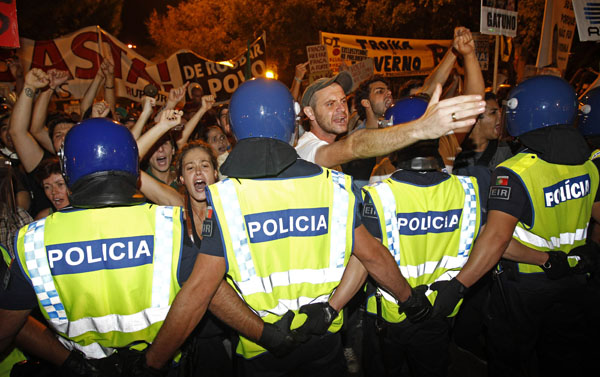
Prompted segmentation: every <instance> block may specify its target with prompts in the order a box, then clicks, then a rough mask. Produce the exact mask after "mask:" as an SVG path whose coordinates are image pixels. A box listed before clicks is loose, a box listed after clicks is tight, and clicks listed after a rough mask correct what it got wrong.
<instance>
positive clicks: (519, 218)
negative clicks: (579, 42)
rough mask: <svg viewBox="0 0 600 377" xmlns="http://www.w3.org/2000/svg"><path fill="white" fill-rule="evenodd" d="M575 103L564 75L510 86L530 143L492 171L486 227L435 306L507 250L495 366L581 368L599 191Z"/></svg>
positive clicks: (516, 130) (523, 137) (439, 308)
mask: <svg viewBox="0 0 600 377" xmlns="http://www.w3.org/2000/svg"><path fill="white" fill-rule="evenodd" d="M576 112H577V100H576V97H575V93H574V91H573V89H572V88H571V86H570V85H569V84H568V83H567V82H566V81H564V80H563V79H561V78H558V77H554V76H536V77H533V78H530V79H528V80H526V81H524V82H522V83H521V84H519V85H518V86H516V87H515V88H514V89H513V90H512V91H511V92H510V94H509V97H508V101H507V103H506V120H507V126H508V131H509V133H510V134H511V135H512V136H516V137H518V138H519V140H520V141H521V143H522V144H523V145H524V146H525V147H526V149H525V150H523V151H522V152H521V153H518V154H517V155H515V156H514V157H512V158H511V159H509V160H507V161H505V162H504V163H503V164H501V165H499V167H498V168H497V169H496V171H495V172H494V175H493V177H492V186H491V187H490V191H489V196H488V198H489V200H488V217H487V223H486V226H485V229H484V230H483V231H482V233H481V235H480V236H479V238H478V240H477V242H476V243H475V247H474V250H473V252H472V254H471V257H470V258H469V260H468V262H467V264H466V265H465V267H464V268H463V269H462V270H461V272H460V273H459V274H458V275H457V276H456V278H454V279H453V282H452V284H448V285H445V286H443V287H440V288H439V293H438V299H437V300H436V303H435V306H434V312H435V313H443V314H447V313H450V312H451V311H452V310H453V309H454V306H455V304H456V302H457V301H458V300H459V299H460V297H461V295H462V294H461V290H463V289H464V287H465V286H466V287H469V286H471V285H472V284H473V283H475V282H476V281H477V279H479V278H480V277H481V276H482V275H483V274H484V273H485V272H487V271H488V270H489V269H490V268H492V267H493V266H494V265H495V264H496V263H497V262H498V260H499V259H500V257H502V258H503V259H502V260H501V261H500V264H499V269H498V271H496V276H497V284H494V285H493V286H492V291H491V300H490V307H489V308H488V309H487V317H488V319H489V320H488V323H487V328H488V337H487V347H488V351H489V352H488V374H489V375H490V376H523V375H530V373H532V370H534V372H533V373H534V374H539V375H544V376H555V375H557V376H558V375H561V376H564V375H577V374H579V373H583V371H582V370H581V367H582V365H584V364H583V363H582V361H583V360H582V357H581V356H582V349H581V348H582V345H583V344H584V340H585V337H586V334H585V328H584V323H583V314H584V313H583V311H584V307H585V302H586V300H587V298H586V295H585V287H586V275H585V274H583V273H581V272H585V271H581V269H580V268H579V267H580V266H579V264H578V261H579V262H580V263H581V262H582V261H583V262H585V261H586V258H587V252H586V250H588V248H589V247H588V246H587V245H586V231H587V227H588V223H589V220H590V216H591V215H592V213H594V214H595V215H597V213H598V212H597V211H598V210H600V204H598V201H599V200H600V197H599V195H598V184H599V183H598V182H599V179H598V167H597V166H595V163H594V162H592V161H590V160H589V156H590V152H589V149H588V148H587V145H586V143H585V140H584V139H583V137H582V136H581V134H579V132H578V131H577V129H575V128H574V126H573V123H574V120H575V115H576ZM595 217H596V216H595ZM582 251H583V252H582ZM578 266H579V267H578ZM578 272H579V274H578ZM596 343H597V342H596ZM595 347H597V346H595ZM596 350H597V349H596ZM596 355H597V351H596ZM536 359H537V365H536V364H535V363H533V361H534V360H536ZM536 369H537V371H535V370H536Z"/></svg>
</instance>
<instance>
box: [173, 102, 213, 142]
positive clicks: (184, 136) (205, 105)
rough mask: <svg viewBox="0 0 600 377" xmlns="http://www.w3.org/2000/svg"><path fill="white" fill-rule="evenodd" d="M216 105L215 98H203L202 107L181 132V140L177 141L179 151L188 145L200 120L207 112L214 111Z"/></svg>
mask: <svg viewBox="0 0 600 377" xmlns="http://www.w3.org/2000/svg"><path fill="white" fill-rule="evenodd" d="M214 105H215V96H213V95H206V96H202V106H201V107H200V109H199V110H198V111H197V112H196V113H195V114H194V115H193V116H192V117H191V118H190V120H188V121H187V122H186V124H185V126H183V131H182V132H181V137H180V138H179V139H177V148H179V149H181V148H183V145H184V144H185V143H187V141H188V139H189V138H190V135H191V134H192V132H194V129H195V128H196V125H197V124H198V122H199V121H200V119H202V117H203V116H204V114H206V112H207V111H208V110H210V109H212V107H213V106H214Z"/></svg>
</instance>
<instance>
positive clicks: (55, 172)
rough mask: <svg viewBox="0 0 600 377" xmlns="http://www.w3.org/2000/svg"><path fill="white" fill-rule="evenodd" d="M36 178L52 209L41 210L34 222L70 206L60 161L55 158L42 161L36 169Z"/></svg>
mask: <svg viewBox="0 0 600 377" xmlns="http://www.w3.org/2000/svg"><path fill="white" fill-rule="evenodd" d="M36 178H37V180H38V182H40V184H41V185H42V187H43V188H44V193H45V194H46V197H47V198H48V200H50V203H51V205H52V207H49V208H46V209H43V210H41V211H40V212H39V213H38V214H37V215H36V216H35V219H36V220H39V219H41V218H44V217H46V216H48V215H50V214H52V213H53V212H55V211H57V210H61V209H63V208H65V207H67V206H68V205H69V204H70V202H69V190H68V189H67V184H66V183H65V179H64V177H63V175H62V171H61V170H60V161H59V160H58V158H57V157H51V158H46V159H44V160H42V161H41V162H40V164H39V166H38V168H37V169H36Z"/></svg>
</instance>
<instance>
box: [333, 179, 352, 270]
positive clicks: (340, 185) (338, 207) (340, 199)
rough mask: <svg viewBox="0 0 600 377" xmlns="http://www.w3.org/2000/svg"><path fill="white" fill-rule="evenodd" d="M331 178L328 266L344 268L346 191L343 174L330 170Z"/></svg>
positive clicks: (346, 212)
mask: <svg viewBox="0 0 600 377" xmlns="http://www.w3.org/2000/svg"><path fill="white" fill-rule="evenodd" d="M331 177H332V178H333V207H332V209H331V226H330V229H329V239H330V246H329V266H330V267H337V268H344V257H345V256H346V226H347V222H348V191H346V187H345V184H346V180H345V178H344V174H343V173H340V172H338V171H335V170H331Z"/></svg>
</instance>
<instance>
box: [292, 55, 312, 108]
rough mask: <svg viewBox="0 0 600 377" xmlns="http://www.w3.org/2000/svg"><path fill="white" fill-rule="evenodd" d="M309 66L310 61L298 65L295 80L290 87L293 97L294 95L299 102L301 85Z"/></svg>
mask: <svg viewBox="0 0 600 377" xmlns="http://www.w3.org/2000/svg"><path fill="white" fill-rule="evenodd" d="M307 66H308V62H306V63H300V64H298V65H297V66H296V72H295V75H294V81H293V82H292V87H291V89H290V92H291V93H292V97H294V100H296V101H298V102H300V86H301V85H302V79H303V78H304V75H306V67H307Z"/></svg>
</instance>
